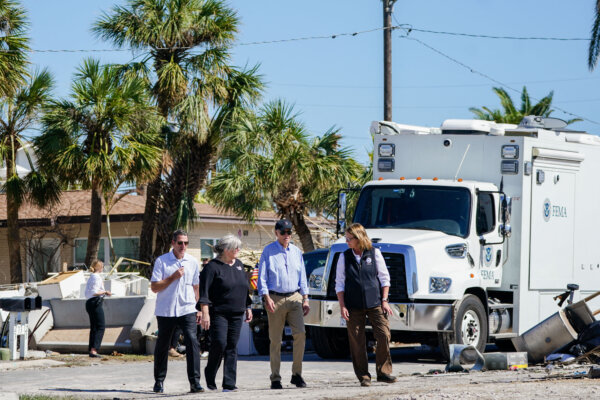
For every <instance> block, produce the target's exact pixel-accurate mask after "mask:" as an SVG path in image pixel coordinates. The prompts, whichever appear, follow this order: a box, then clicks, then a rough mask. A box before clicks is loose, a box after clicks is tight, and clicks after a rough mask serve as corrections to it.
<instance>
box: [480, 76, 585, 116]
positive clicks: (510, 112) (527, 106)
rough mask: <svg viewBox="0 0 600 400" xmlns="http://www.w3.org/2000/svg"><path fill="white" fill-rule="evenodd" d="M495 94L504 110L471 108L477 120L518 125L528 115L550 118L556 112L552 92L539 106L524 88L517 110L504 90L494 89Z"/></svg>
mask: <svg viewBox="0 0 600 400" xmlns="http://www.w3.org/2000/svg"><path fill="white" fill-rule="evenodd" d="M493 91H494V93H496V95H497V96H498V97H499V98H500V104H501V105H502V110H498V109H495V110H492V109H490V108H488V107H485V106H484V107H481V109H479V108H475V107H471V108H469V111H471V112H472V113H473V114H475V116H476V117H477V119H483V120H486V121H495V122H501V123H507V124H518V123H520V122H521V120H522V119H523V117H525V116H527V115H537V116H540V117H549V116H550V114H552V112H554V110H552V108H551V107H552V98H553V97H554V91H551V92H550V93H549V94H548V95H547V96H546V97H544V98H542V99H541V100H540V101H539V102H538V103H537V104H533V105H532V103H531V99H530V97H529V93H528V92H527V88H526V87H525V86H523V91H522V92H521V107H520V108H519V109H517V108H516V107H515V104H514V102H513V99H512V98H511V97H510V95H509V94H508V93H507V92H506V90H504V89H503V88H498V87H495V88H493ZM578 121H581V119H579V118H574V119H570V120H568V121H567V125H568V124H572V123H573V122H578Z"/></svg>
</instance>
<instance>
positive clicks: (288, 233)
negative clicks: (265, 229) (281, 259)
mask: <svg viewBox="0 0 600 400" xmlns="http://www.w3.org/2000/svg"><path fill="white" fill-rule="evenodd" d="M279 232H280V233H281V234H282V235H291V234H292V230H291V229H287V230H285V231H279Z"/></svg>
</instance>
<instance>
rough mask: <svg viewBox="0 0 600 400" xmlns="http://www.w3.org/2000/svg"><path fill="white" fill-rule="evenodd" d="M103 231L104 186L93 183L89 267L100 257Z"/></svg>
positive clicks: (86, 256)
mask: <svg viewBox="0 0 600 400" xmlns="http://www.w3.org/2000/svg"><path fill="white" fill-rule="evenodd" d="M101 233H102V186H101V185H100V184H95V185H92V207H91V211H90V229H89V231H88V242H87V250H86V252H85V265H86V266H87V267H88V268H89V267H90V265H92V262H93V261H94V260H96V259H97V258H98V247H99V246H100V235H101Z"/></svg>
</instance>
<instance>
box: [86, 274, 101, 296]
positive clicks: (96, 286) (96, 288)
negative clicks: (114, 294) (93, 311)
mask: <svg viewBox="0 0 600 400" xmlns="http://www.w3.org/2000/svg"><path fill="white" fill-rule="evenodd" d="M103 291H104V281H103V280H102V276H100V274H96V273H93V274H90V277H89V279H88V281H87V284H86V285H85V298H86V299H91V298H92V297H94V295H95V294H96V293H98V292H103Z"/></svg>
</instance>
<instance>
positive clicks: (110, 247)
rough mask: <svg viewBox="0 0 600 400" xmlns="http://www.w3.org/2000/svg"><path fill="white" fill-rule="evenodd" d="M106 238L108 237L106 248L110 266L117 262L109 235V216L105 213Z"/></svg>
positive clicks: (110, 235)
mask: <svg viewBox="0 0 600 400" xmlns="http://www.w3.org/2000/svg"><path fill="white" fill-rule="evenodd" d="M106 236H107V237H108V248H109V250H110V251H109V252H110V259H111V264H112V265H114V264H115V263H116V262H117V253H115V248H114V246H113V240H112V234H111V233H110V214H109V213H108V211H107V212H106Z"/></svg>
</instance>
